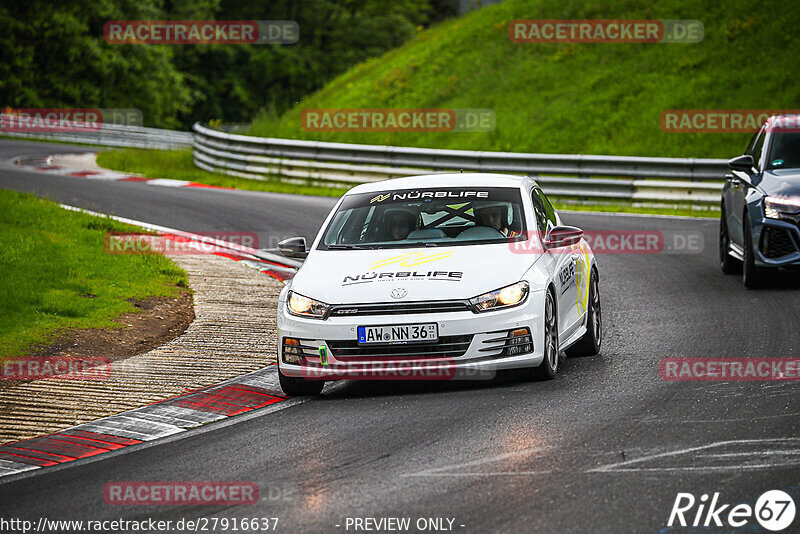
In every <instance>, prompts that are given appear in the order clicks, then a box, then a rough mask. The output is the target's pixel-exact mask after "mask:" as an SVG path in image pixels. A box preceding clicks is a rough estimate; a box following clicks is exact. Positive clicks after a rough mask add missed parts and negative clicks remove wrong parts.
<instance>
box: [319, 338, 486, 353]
mask: <svg viewBox="0 0 800 534" xmlns="http://www.w3.org/2000/svg"><path fill="white" fill-rule="evenodd" d="M470 343H472V335H465V336H442V337H440V338H439V341H437V342H436V343H407V344H402V345H359V344H358V341H355V340H348V341H328V348H330V349H331V354H333V355H334V356H335V357H336V359H340V358H341V359H346V358H353V359H356V358H373V357H387V356H388V357H392V356H395V357H398V358H458V357H459V356H463V355H464V353H465V352H467V349H468V348H469V345H470Z"/></svg>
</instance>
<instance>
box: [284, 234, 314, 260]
mask: <svg viewBox="0 0 800 534" xmlns="http://www.w3.org/2000/svg"><path fill="white" fill-rule="evenodd" d="M278 252H280V253H281V254H282V255H283V256H286V257H287V258H305V257H306V256H308V251H307V250H306V238H305V237H290V238H289V239H284V240H283V241H281V242H280V243H278Z"/></svg>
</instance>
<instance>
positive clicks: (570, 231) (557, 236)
mask: <svg viewBox="0 0 800 534" xmlns="http://www.w3.org/2000/svg"><path fill="white" fill-rule="evenodd" d="M582 237H583V230H581V229H580V228H575V227H574V226H556V227H554V228H551V229H550V231H549V232H547V235H545V236H544V240H543V241H542V245H543V246H544V248H545V250H549V249H551V248H559V247H568V246H570V245H575V244H576V243H579V242H580V240H581V238H582Z"/></svg>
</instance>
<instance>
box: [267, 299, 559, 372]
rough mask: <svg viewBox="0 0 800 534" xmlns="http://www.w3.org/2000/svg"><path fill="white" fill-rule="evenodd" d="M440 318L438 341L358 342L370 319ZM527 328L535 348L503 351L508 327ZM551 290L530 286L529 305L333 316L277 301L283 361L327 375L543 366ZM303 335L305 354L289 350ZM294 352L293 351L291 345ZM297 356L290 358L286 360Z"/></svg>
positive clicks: (286, 366) (283, 366)
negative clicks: (294, 310) (314, 315)
mask: <svg viewBox="0 0 800 534" xmlns="http://www.w3.org/2000/svg"><path fill="white" fill-rule="evenodd" d="M433 322H435V323H437V324H438V330H439V342H438V343H437V345H439V346H436V345H434V344H415V343H409V344H404V345H397V344H396V345H377V346H364V345H358V342H357V334H356V332H357V328H358V327H359V326H370V325H375V326H377V325H402V324H411V323H433ZM524 328H527V329H529V331H530V336H531V338H530V340H531V341H532V343H531V344H532V347H531V348H532V350H531V351H530V352H527V353H525V354H517V355H513V356H507V355H504V354H505V353H504V350H503V348H504V347H506V346H508V341H507V340H506V341H504V337H507V336H508V334H509V332H512V331H515V330H519V329H524ZM543 331H544V292H543V291H538V292H537V291H531V293H530V294H529V295H528V299H527V300H526V302H525V303H524V304H522V305H521V306H519V307H516V308H510V309H506V310H498V311H494V312H485V313H480V314H478V313H473V312H472V311H457V312H447V313H414V314H403V315H369V316H357V317H329V318H328V319H325V320H318V319H306V318H302V317H296V316H294V315H290V314H289V313H288V312H287V311H286V302H285V301H279V303H278V365H279V368H280V371H281V372H282V373H283V374H284V375H286V376H290V377H299V378H309V379H320V380H345V379H360V380H370V379H371V380H452V379H466V380H476V379H490V378H493V377H494V374H495V372H496V371H497V370H500V369H513V368H521V367H536V366H538V365H539V364H541V362H542V360H543V350H542V347H543V345H544V336H543ZM286 338H292V339H296V340H298V341H299V343H300V346H301V348H302V354H303V356H302V357H301V358H299V359H300V363H294V360H296V359H297V358H296V357H293V356H292V355H291V354H285V351H286V349H287V347H285V346H284V339H286ZM290 352H293V351H290ZM287 359H288V360H290V361H286V360H287Z"/></svg>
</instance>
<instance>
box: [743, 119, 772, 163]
mask: <svg viewBox="0 0 800 534" xmlns="http://www.w3.org/2000/svg"><path fill="white" fill-rule="evenodd" d="M766 137H767V136H766V134H765V132H764V127H763V126H762V127H761V128H760V129H759V130H758V132H757V133H756V135H755V136H754V137H753V140H752V141H750V146H749V147H747V152H745V154H750V155H751V156H753V161H754V162H755V165H756V167H759V168H760V165H759V162H760V161H761V152H762V150H763V149H764V139H765V138H766Z"/></svg>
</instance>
